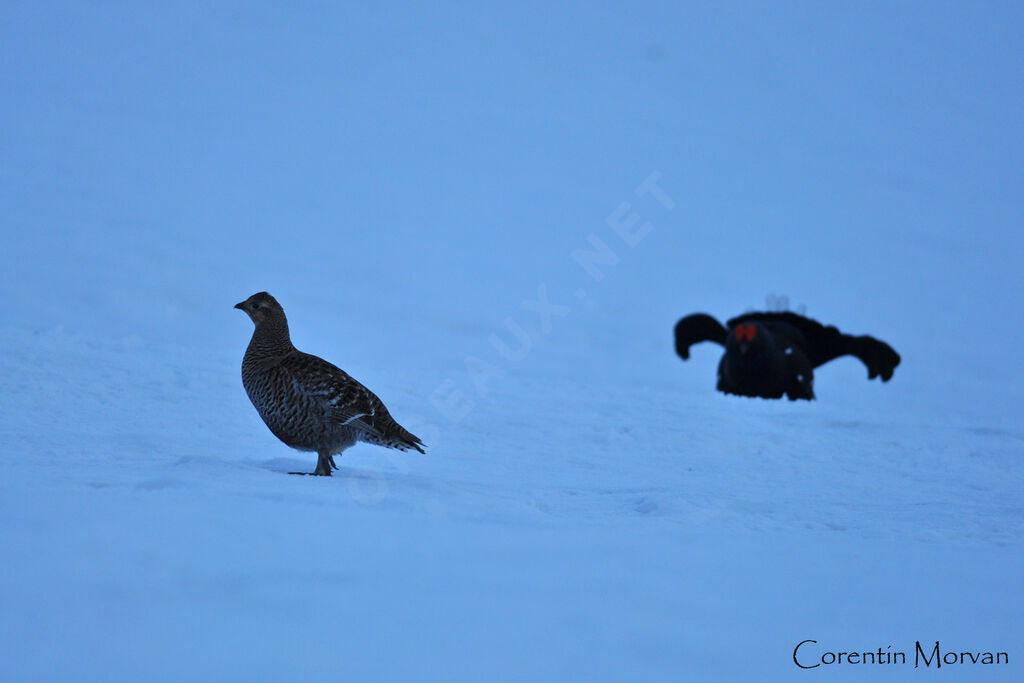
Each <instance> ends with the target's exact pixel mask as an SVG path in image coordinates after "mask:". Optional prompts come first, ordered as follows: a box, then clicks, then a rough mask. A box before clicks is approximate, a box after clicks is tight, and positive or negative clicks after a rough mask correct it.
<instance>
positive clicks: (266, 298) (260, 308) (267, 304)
mask: <svg viewBox="0 0 1024 683" xmlns="http://www.w3.org/2000/svg"><path fill="white" fill-rule="evenodd" d="M235 308H237V309H240V310H242V311H245V313H246V315H248V316H249V318H251V319H252V321H253V323H255V324H257V325H259V324H260V323H262V322H265V321H267V320H275V319H282V320H283V319H284V309H283V308H281V304H279V303H277V299H275V298H274V297H272V296H270V295H269V294H267V293H266V292H259V293H257V294H253V295H252V296H250V297H249V298H248V299H246V300H245V301H243V302H241V303H237V304H235Z"/></svg>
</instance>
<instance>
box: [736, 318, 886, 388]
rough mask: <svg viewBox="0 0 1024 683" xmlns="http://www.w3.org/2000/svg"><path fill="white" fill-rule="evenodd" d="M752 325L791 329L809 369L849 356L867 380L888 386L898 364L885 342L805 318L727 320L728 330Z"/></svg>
mask: <svg viewBox="0 0 1024 683" xmlns="http://www.w3.org/2000/svg"><path fill="white" fill-rule="evenodd" d="M749 322H756V323H761V324H762V325H765V326H766V327H768V328H769V329H773V328H781V329H780V331H782V332H785V331H786V329H785V328H786V327H789V328H791V329H795V330H796V331H797V332H799V333H800V335H802V336H803V340H804V341H805V342H806V346H805V348H804V352H805V353H806V354H807V359H808V360H810V361H811V365H812V366H813V367H815V368H816V367H819V366H821V365H824V364H825V363H827V362H829V361H830V360H834V359H836V358H839V357H840V356H853V357H855V358H857V359H858V360H860V362H862V363H864V365H865V366H866V367H867V369H868V379H874V378H875V377H878V376H881V377H882V381H883V382H888V381H889V379H890V378H891V377H892V373H893V371H894V370H895V368H896V366H897V365H899V364H900V355H899V354H898V353H896V351H895V350H893V348H892V347H891V346H889V345H888V344H886V343H885V342H883V341H881V340H878V339H875V338H874V337H869V336H867V335H864V336H860V337H855V336H852V335H849V334H843V333H842V332H840V331H839V330H838V329H837V328H836V327H834V326H832V325H828V326H825V325H822V324H821V323H819V322H818V321H817V320H811V319H810V318H805V317H804V316H802V315H798V314H796V313H790V312H788V311H784V312H778V313H746V314H744V315H741V316H738V317H736V318H733V319H732V320H730V321H729V322H728V323H727V324H728V326H729V327H730V328H732V327H734V326H736V325H739V324H742V323H749Z"/></svg>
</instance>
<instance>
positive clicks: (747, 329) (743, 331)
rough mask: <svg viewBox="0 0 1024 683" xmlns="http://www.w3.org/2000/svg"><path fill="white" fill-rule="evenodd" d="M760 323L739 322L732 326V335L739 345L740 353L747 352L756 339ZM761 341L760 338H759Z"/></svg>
mask: <svg viewBox="0 0 1024 683" xmlns="http://www.w3.org/2000/svg"><path fill="white" fill-rule="evenodd" d="M758 327H759V326H758V325H755V324H751V323H747V324H745V325H744V324H739V325H737V326H736V327H734V328H732V335H730V336H732V337H733V339H734V340H735V342H736V343H737V344H738V345H739V349H740V353H746V352H747V350H748V349H749V348H750V346H751V345H752V344H754V343H755V342H754V340H755V339H757V337H758ZM758 341H760V340H758Z"/></svg>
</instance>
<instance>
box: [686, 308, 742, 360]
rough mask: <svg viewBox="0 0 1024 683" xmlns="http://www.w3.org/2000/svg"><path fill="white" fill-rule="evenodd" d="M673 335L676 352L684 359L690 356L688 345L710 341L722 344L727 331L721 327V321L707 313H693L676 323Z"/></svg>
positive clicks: (727, 333)
mask: <svg viewBox="0 0 1024 683" xmlns="http://www.w3.org/2000/svg"><path fill="white" fill-rule="evenodd" d="M675 335H676V353H678V354H679V357H680V358H682V359H683V360H686V359H687V358H689V357H690V347H691V346H693V345H694V344H699V343H700V342H705V341H711V342H715V343H716V344H719V345H722V346H724V345H725V338H726V337H727V336H729V332H728V330H726V329H725V328H724V327H722V323H720V322H718V321H717V320H715V319H714V318H712V317H711V316H710V315H708V314H707V313H694V314H693V315H688V316H686V317H685V318H683V319H682V320H680V321H679V322H678V323H676V331H675Z"/></svg>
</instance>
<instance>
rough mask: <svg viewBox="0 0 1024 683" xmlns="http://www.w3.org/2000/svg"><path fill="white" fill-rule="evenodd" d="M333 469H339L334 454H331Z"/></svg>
mask: <svg viewBox="0 0 1024 683" xmlns="http://www.w3.org/2000/svg"><path fill="white" fill-rule="evenodd" d="M331 469H332V470H336V469H338V465H337V463H335V462H334V456H333V455H332V456H331Z"/></svg>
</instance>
